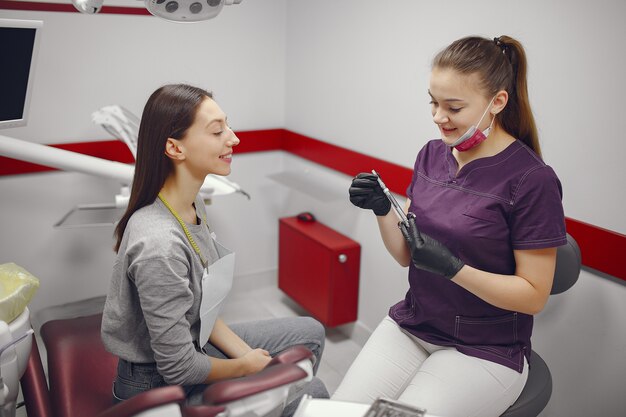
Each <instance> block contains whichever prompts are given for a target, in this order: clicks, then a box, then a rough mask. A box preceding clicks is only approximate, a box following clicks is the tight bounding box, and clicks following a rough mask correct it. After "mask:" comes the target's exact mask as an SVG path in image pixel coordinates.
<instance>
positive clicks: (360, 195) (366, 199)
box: [350, 172, 391, 216]
mask: <svg viewBox="0 0 626 417" xmlns="http://www.w3.org/2000/svg"><path fill="white" fill-rule="evenodd" d="M350 201H351V202H352V204H354V205H355V206H357V207H361V208H363V209H371V210H374V214H376V215H377V216H385V215H386V214H387V213H389V210H390V209H391V203H390V202H389V200H388V199H387V196H386V195H385V194H384V193H383V189H382V188H381V187H380V184H378V177H377V176H376V175H374V174H370V173H367V172H361V173H360V174H359V175H357V176H356V177H354V179H353V180H352V184H351V185H350Z"/></svg>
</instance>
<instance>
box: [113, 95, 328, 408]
mask: <svg viewBox="0 0 626 417" xmlns="http://www.w3.org/2000/svg"><path fill="white" fill-rule="evenodd" d="M237 144H239V139H238V138H237V136H236V135H235V134H234V132H233V131H232V130H231V129H230V127H229V126H228V123H227V118H226V115H225V114H224V112H223V111H222V110H221V109H220V107H219V106H218V105H217V103H216V102H215V101H214V100H213V99H212V94H211V93H209V92H207V91H205V90H202V89H200V88H196V87H193V86H189V85H185V84H174V85H166V86H163V87H161V88H159V89H158V90H156V91H155V92H154V93H153V94H152V95H151V96H150V98H149V99H148V102H147V103H146V106H145V108H144V111H143V115H142V118H141V125H140V128H139V139H138V147H137V161H136V165H135V175H134V179H133V185H132V191H131V195H130V201H129V204H128V209H127V210H126V213H125V214H124V216H123V217H122V218H121V220H120V222H119V223H118V225H117V228H116V229H115V235H116V238H117V242H116V245H115V250H116V252H117V259H116V262H115V265H114V268H113V276H112V279H111V285H110V289H109V293H108V296H107V300H106V304H105V307H104V314H103V318H102V340H103V342H104V345H105V346H106V348H107V349H108V350H109V351H110V352H111V353H113V354H115V355H117V356H118V357H119V364H118V369H117V376H116V378H115V381H114V383H113V396H114V400H115V401H122V400H125V399H128V398H130V397H132V396H133V395H136V394H139V393H140V392H143V391H146V390H149V389H151V388H156V387H159V386H163V385H173V384H177V385H181V386H183V388H184V389H185V390H186V392H187V394H188V400H189V403H190V404H197V403H199V402H200V399H201V395H202V391H203V389H204V388H206V385H207V384H211V383H212V382H215V381H219V380H223V379H229V378H235V377H241V376H245V375H250V374H254V373H256V372H258V371H260V370H261V369H263V368H264V367H265V366H266V365H267V363H268V362H269V361H270V359H271V357H272V356H274V355H276V354H277V353H279V352H281V351H282V350H285V349H287V348H288V347H290V346H293V345H298V344H301V345H305V346H307V347H308V348H309V349H310V350H311V351H313V353H314V355H315V360H316V363H315V366H314V371H316V370H317V367H318V366H319V363H320V358H321V355H322V351H323V349H324V336H325V332H324V328H323V326H322V325H321V324H320V323H319V322H317V321H316V320H314V319H312V318H307V317H296V318H283V319H273V320H265V321H257V322H251V323H239V324H235V325H232V326H229V325H227V324H226V323H224V321H222V320H221V319H220V318H219V317H218V313H219V309H220V306H221V303H222V301H223V300H224V298H225V297H226V295H227V294H228V291H229V290H230V287H231V285H232V273H233V263H234V254H233V253H232V252H230V251H229V250H228V249H226V248H224V247H223V246H221V245H220V244H219V243H218V242H217V241H216V240H215V235H214V234H213V233H212V231H211V228H210V226H209V225H208V223H207V221H206V220H207V219H206V211H205V207H204V203H203V201H202V199H200V198H199V197H198V192H199V190H200V187H201V185H202V184H203V182H204V179H205V177H206V176H207V175H208V174H216V175H228V174H229V173H230V171H231V160H232V154H233V147H235V146H237ZM307 391H308V392H307V393H308V394H310V395H312V396H313V397H322V398H328V392H327V391H326V388H325V386H324V384H323V383H322V382H321V381H320V380H319V379H317V378H314V379H313V381H312V382H311V384H310V385H309V387H308V388H307ZM297 402H298V401H294V402H293V403H291V404H290V405H288V406H287V407H286V409H285V411H284V413H283V415H284V416H289V415H291V414H293V412H294V411H295V408H296V406H297V404H296V403H297Z"/></svg>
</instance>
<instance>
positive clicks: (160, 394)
mask: <svg viewBox="0 0 626 417" xmlns="http://www.w3.org/2000/svg"><path fill="white" fill-rule="evenodd" d="M184 401H185V391H183V389H182V387H180V386H178V385H171V386H167V387H160V388H154V389H151V390H148V391H145V392H142V393H141V394H138V395H136V396H134V397H132V398H129V399H128V400H125V401H123V402H121V403H119V404H116V405H114V406H113V407H111V408H109V409H107V410H106V411H104V412H102V413H100V414H98V417H131V416H134V415H136V414H139V413H141V412H143V411H148V410H150V409H152V408H156V407H161V406H164V405H167V404H173V403H178V404H182V403H183V402H184Z"/></svg>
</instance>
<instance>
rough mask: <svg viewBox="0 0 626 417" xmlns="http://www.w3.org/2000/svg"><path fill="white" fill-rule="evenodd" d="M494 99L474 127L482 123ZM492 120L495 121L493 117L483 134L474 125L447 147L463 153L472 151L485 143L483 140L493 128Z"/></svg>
mask: <svg viewBox="0 0 626 417" xmlns="http://www.w3.org/2000/svg"><path fill="white" fill-rule="evenodd" d="M494 99H495V96H494V97H493V98H492V99H491V101H490V102H489V105H488V106H487V108H486V109H485V112H484V113H483V115H482V116H481V117H480V120H479V121H478V123H476V125H480V122H482V121H483V119H484V118H485V115H486V114H487V110H489V107H490V106H491V103H493V100H494ZM494 120H496V118H495V117H494V118H493V119H492V120H491V124H490V125H489V127H488V128H487V129H485V131H484V132H482V131H481V130H480V129H479V128H477V127H476V126H475V125H474V126H470V128H469V129H467V132H465V133H464V134H463V135H462V136H461V137H460V138H458V139H457V140H456V141H455V142H454V143H453V144H451V145H448V146H449V147H451V148H452V147H454V148H456V150H457V151H461V152H464V151H467V150H469V149H472V148H473V147H475V146H477V145H479V144H481V143H482V142H484V141H485V139H487V136H489V133H490V132H491V128H492V126H493V121H494Z"/></svg>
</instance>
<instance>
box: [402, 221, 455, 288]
mask: <svg viewBox="0 0 626 417" xmlns="http://www.w3.org/2000/svg"><path fill="white" fill-rule="evenodd" d="M407 217H408V225H407V224H405V223H403V222H400V223H398V227H399V228H400V231H401V232H402V235H403V236H404V239H405V240H406V242H407V245H408V247H409V251H410V253H411V261H412V262H413V265H415V266H416V267H417V268H419V269H424V270H426V271H429V272H433V273H435V274H439V275H443V276H444V277H446V278H448V279H452V278H453V277H454V276H455V275H456V274H457V273H458V272H459V271H460V270H461V268H463V266H464V265H465V264H464V263H463V261H462V260H460V259H459V258H457V257H456V256H454V255H452V253H450V251H449V250H448V248H446V247H445V246H444V245H442V244H441V243H439V242H438V241H436V240H435V239H433V238H431V237H430V236H428V235H426V234H423V233H420V231H419V230H418V229H417V226H416V225H415V216H413V214H412V213H409V214H408V216H407Z"/></svg>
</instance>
